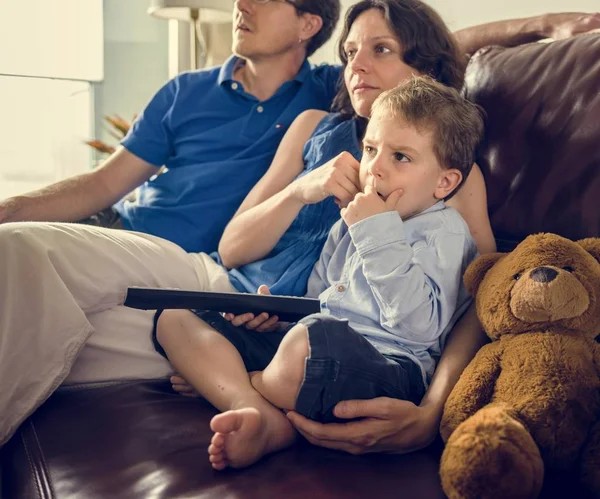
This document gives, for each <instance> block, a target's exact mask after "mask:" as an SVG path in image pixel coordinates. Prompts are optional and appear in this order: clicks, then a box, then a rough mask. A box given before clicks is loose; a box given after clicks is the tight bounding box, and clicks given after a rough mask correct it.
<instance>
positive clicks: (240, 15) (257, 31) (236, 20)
mask: <svg viewBox="0 0 600 499" xmlns="http://www.w3.org/2000/svg"><path fill="white" fill-rule="evenodd" d="M302 22H303V21H302V16H299V15H298V13H297V11H296V9H295V8H294V6H293V5H292V4H290V3H288V2H285V1H282V0H271V1H270V2H267V3H265V4H260V3H255V2H254V1H253V0H237V1H236V2H235V6H234V9H233V46H232V51H233V53H234V54H236V55H237V56H239V57H242V58H244V59H249V60H259V59H261V58H264V57H269V56H274V55H278V54H281V53H284V52H286V51H288V50H290V49H292V48H293V47H295V46H298V45H299V39H300V35H301V29H302Z"/></svg>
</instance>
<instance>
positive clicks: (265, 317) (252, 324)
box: [246, 312, 269, 329]
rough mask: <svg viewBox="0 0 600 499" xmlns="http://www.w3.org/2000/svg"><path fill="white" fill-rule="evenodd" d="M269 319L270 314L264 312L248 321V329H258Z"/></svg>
mask: <svg viewBox="0 0 600 499" xmlns="http://www.w3.org/2000/svg"><path fill="white" fill-rule="evenodd" d="M268 319H269V314H267V313H266V312H263V313H262V314H259V315H257V316H256V318H255V319H253V320H251V321H248V322H247V323H246V328H247V329H256V328H257V327H258V326H260V325H261V324H262V323H263V322H265V321H266V320H268Z"/></svg>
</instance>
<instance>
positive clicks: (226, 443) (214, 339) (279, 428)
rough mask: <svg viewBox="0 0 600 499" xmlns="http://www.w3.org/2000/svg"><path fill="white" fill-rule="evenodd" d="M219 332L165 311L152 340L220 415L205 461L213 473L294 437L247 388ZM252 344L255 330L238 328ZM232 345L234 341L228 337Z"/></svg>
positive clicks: (186, 314)
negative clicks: (206, 460) (207, 457)
mask: <svg viewBox="0 0 600 499" xmlns="http://www.w3.org/2000/svg"><path fill="white" fill-rule="evenodd" d="M224 334H227V332H223V333H221V332H217V331H216V330H215V329H213V328H212V327H210V326H209V325H208V324H207V323H206V322H204V321H202V320H200V319H199V318H198V317H196V316H195V315H194V314H193V313H192V312H190V311H187V310H166V311H164V312H163V313H162V314H161V316H160V318H159V319H158V328H157V339H158V341H159V343H160V345H161V346H162V347H163V349H164V350H165V352H166V354H167V356H168V358H169V360H170V362H171V363H172V364H173V366H174V367H175V368H176V369H177V371H178V372H179V373H181V375H182V376H183V377H184V378H185V379H186V380H187V381H188V382H189V383H190V384H191V385H192V386H193V387H194V388H195V389H196V390H197V391H198V393H200V394H201V395H202V396H203V397H205V398H206V399H207V400H208V401H209V402H211V403H212V404H213V405H214V406H215V407H216V408H217V409H219V410H220V411H227V412H224V413H223V414H220V415H218V416H215V417H214V418H213V420H212V421H211V429H212V430H213V431H214V432H215V435H214V437H213V439H212V442H211V445H210V447H209V459H210V461H211V463H212V465H213V467H214V468H215V469H219V470H220V469H223V468H225V467H227V466H231V467H234V468H242V467H246V466H249V465H251V464H252V463H254V462H255V461H257V460H258V459H260V458H261V457H262V456H264V455H265V454H268V453H271V452H275V451H277V450H281V449H283V448H285V447H288V446H289V445H291V444H292V442H293V441H294V439H295V436H296V433H295V430H294V429H293V427H292V425H291V423H290V422H289V420H288V419H287V418H286V417H285V415H284V414H283V412H281V411H280V410H279V409H277V408H275V407H273V406H272V405H271V404H270V403H269V402H268V401H267V400H265V399H264V398H263V397H262V396H261V395H260V394H259V393H258V392H257V391H256V390H255V389H254V388H253V387H252V385H251V384H250V378H249V376H248V372H247V370H246V367H245V365H244V360H243V359H242V357H241V355H240V353H239V352H238V350H237V349H236V347H235V346H234V344H233V343H232V342H231V341H230V340H229V339H227V338H226V337H225V336H223V335H224ZM240 334H241V335H242V339H241V340H240V341H244V339H243V336H244V335H245V336H246V337H247V338H246V339H247V340H249V341H252V335H261V334H263V333H258V332H254V331H245V330H242V331H241V333H240ZM232 340H233V341H236V339H235V338H232Z"/></svg>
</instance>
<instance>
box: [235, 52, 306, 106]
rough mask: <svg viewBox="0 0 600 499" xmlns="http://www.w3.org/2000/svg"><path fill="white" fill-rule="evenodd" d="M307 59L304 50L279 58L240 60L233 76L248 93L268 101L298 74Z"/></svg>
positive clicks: (260, 99)
mask: <svg viewBox="0 0 600 499" xmlns="http://www.w3.org/2000/svg"><path fill="white" fill-rule="evenodd" d="M305 58H306V54H305V52H304V51H303V50H296V51H290V52H286V53H285V54H282V55H280V56H278V57H265V58H262V59H259V60H249V59H245V60H244V59H240V62H241V63H240V64H239V66H238V67H237V69H236V70H235V71H234V75H233V76H234V78H235V79H236V80H238V81H239V82H240V83H241V84H242V85H243V86H244V90H245V91H246V92H247V93H249V94H251V95H254V97H256V98H257V99H258V100H259V101H266V100H268V99H270V98H271V97H272V96H273V95H275V92H277V90H278V89H279V88H280V87H281V85H283V84H284V83H285V82H286V81H290V80H292V79H293V78H294V77H295V76H296V75H297V74H298V71H300V68H301V67H302V64H303V63H304V60H305Z"/></svg>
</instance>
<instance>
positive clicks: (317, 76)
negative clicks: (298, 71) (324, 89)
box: [310, 63, 342, 83]
mask: <svg viewBox="0 0 600 499" xmlns="http://www.w3.org/2000/svg"><path fill="white" fill-rule="evenodd" d="M341 72H342V66H340V65H338V64H327V63H322V64H311V66H310V76H311V78H312V79H314V80H318V81H325V82H335V83H337V81H338V80H339V78H340V74H341Z"/></svg>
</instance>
